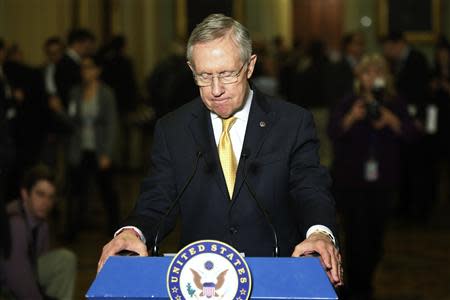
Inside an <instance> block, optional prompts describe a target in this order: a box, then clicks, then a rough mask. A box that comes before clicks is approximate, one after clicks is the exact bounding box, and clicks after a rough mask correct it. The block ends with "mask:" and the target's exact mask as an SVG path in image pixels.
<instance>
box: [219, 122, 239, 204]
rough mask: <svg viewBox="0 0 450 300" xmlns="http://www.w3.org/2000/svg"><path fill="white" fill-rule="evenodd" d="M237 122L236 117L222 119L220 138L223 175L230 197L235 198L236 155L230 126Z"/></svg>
mask: <svg viewBox="0 0 450 300" xmlns="http://www.w3.org/2000/svg"><path fill="white" fill-rule="evenodd" d="M234 122H236V118H235V117H231V118H228V119H222V134H221V135H220V140H219V146H218V149H219V159H220V164H221V165H222V170H223V175H224V177H225V182H226V184H227V189H228V193H229V195H230V199H231V198H233V189H234V182H235V181H236V169H237V163H236V157H235V156H234V151H233V145H232V144H231V139H230V128H231V126H233V124H234Z"/></svg>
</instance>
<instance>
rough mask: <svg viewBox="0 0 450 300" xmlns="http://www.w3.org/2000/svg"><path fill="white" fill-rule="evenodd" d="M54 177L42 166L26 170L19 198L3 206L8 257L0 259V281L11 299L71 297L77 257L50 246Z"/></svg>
mask: <svg viewBox="0 0 450 300" xmlns="http://www.w3.org/2000/svg"><path fill="white" fill-rule="evenodd" d="M55 193H56V188H55V177H54V175H53V174H52V172H51V171H50V170H49V169H48V168H46V167H45V166H36V167H34V168H32V169H30V170H29V171H28V173H26V175H25V177H24V180H23V182H22V185H21V189H20V196H21V197H20V199H17V200H15V201H12V202H11V203H9V205H7V207H6V214H7V216H8V220H9V224H10V232H11V241H10V242H11V243H10V244H11V251H10V254H9V256H7V257H6V258H1V259H0V281H1V282H0V283H1V286H2V287H6V289H7V290H8V292H9V293H10V294H12V296H14V299H33V300H39V299H72V294H73V289H74V282H75V275H76V257H75V255H74V254H73V253H72V252H71V251H69V250H66V249H58V250H52V251H50V249H49V228H48V223H47V217H48V216H49V214H50V211H51V210H52V208H53V205H54V202H55Z"/></svg>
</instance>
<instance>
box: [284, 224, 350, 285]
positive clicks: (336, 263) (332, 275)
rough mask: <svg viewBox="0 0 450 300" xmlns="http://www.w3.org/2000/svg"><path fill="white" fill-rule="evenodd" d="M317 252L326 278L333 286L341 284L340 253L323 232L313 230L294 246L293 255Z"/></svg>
mask: <svg viewBox="0 0 450 300" xmlns="http://www.w3.org/2000/svg"><path fill="white" fill-rule="evenodd" d="M314 253H318V254H319V255H320V262H321V263H322V266H323V267H324V268H325V271H326V272H327V275H328V278H329V279H330V281H331V282H332V283H333V285H334V286H335V287H338V286H341V285H342V284H343V273H342V266H341V255H340V254H339V251H338V250H337V249H336V247H335V245H334V244H333V242H332V241H331V239H330V237H328V236H327V235H326V234H324V233H320V232H315V233H313V234H311V235H310V236H309V237H308V238H307V239H306V240H304V241H303V242H301V243H300V244H298V245H297V246H295V249H294V252H293V253H292V256H293V257H299V256H305V255H312V254H314Z"/></svg>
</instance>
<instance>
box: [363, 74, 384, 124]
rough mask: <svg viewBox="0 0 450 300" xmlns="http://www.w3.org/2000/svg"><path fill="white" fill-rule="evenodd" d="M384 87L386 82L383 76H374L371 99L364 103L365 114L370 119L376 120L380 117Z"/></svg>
mask: <svg viewBox="0 0 450 300" xmlns="http://www.w3.org/2000/svg"><path fill="white" fill-rule="evenodd" d="M385 89H386V83H385V81H384V79H383V78H380V77H378V78H376V79H375V81H374V83H373V87H372V95H373V97H374V99H373V101H371V102H369V103H367V104H366V110H367V116H368V118H369V119H370V120H373V121H376V120H378V119H379V118H380V116H381V113H380V107H381V106H382V103H383V99H384V94H385Z"/></svg>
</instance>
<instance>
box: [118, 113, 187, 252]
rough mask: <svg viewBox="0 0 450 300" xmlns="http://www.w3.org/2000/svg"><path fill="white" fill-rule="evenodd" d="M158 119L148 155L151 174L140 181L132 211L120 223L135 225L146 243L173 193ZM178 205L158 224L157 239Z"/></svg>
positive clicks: (169, 163)
mask: <svg viewBox="0 0 450 300" xmlns="http://www.w3.org/2000/svg"><path fill="white" fill-rule="evenodd" d="M161 123H162V122H161V121H158V122H157V124H156V126H155V133H154V139H153V149H152V157H151V162H152V163H151V167H150V170H151V173H150V174H149V175H148V176H147V177H146V178H145V179H144V180H143V182H142V184H141V191H140V196H139V198H138V201H137V203H136V206H135V209H134V212H133V214H132V215H131V216H130V217H129V218H127V219H126V220H125V222H124V225H128V226H136V227H137V228H139V229H140V230H141V231H142V233H143V234H144V236H145V238H146V240H147V242H148V243H152V242H153V239H154V235H155V234H156V230H157V228H156V227H157V225H158V223H159V221H160V220H161V219H162V218H163V216H164V214H165V213H166V212H167V211H168V209H169V207H170V204H171V201H172V200H173V199H175V196H176V193H177V191H176V186H175V180H174V170H173V167H172V158H171V155H170V152H169V150H168V148H167V144H166V137H165V134H164V130H163V126H162V124H161ZM177 213H178V208H175V209H174V210H173V212H172V213H171V214H170V216H168V217H166V218H165V222H164V224H163V225H162V226H161V232H160V236H161V239H162V238H163V237H164V236H165V235H167V234H168V233H169V232H170V231H171V230H172V229H173V227H174V226H175V221H176V216H177Z"/></svg>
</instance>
